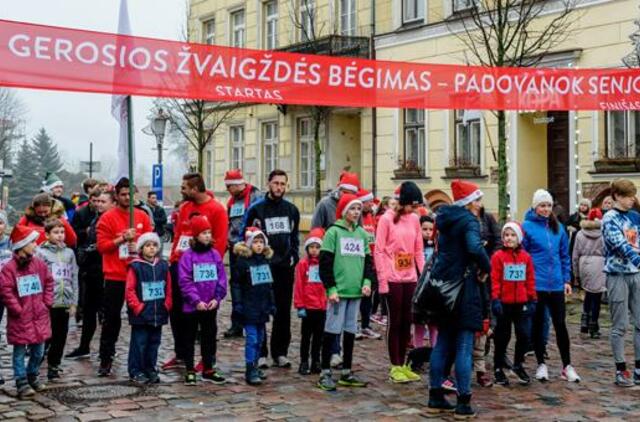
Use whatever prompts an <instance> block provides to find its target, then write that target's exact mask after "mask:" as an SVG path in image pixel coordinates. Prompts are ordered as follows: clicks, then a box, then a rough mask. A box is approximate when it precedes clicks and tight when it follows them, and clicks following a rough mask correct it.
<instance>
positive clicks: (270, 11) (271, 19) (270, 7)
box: [262, 0, 278, 50]
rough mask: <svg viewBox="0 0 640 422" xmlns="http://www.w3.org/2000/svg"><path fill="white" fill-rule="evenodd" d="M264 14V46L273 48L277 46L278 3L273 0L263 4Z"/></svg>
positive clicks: (269, 48) (268, 48)
mask: <svg viewBox="0 0 640 422" xmlns="http://www.w3.org/2000/svg"><path fill="white" fill-rule="evenodd" d="M262 7H263V16H264V25H263V27H264V41H263V45H264V48H266V49H267V50H274V49H276V48H278V3H277V2H276V1H275V0H271V1H268V2H266V3H264V4H263V6H262Z"/></svg>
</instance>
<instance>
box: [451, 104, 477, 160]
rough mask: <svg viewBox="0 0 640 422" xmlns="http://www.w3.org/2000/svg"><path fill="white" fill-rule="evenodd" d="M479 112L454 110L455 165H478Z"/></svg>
mask: <svg viewBox="0 0 640 422" xmlns="http://www.w3.org/2000/svg"><path fill="white" fill-rule="evenodd" d="M480 127H481V125H480V112H478V111H473V110H456V133H455V144H456V145H455V148H454V151H455V157H454V160H453V163H451V164H452V165H453V166H455V167H480V151H481V148H480Z"/></svg>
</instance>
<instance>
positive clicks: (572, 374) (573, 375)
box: [560, 365, 580, 382]
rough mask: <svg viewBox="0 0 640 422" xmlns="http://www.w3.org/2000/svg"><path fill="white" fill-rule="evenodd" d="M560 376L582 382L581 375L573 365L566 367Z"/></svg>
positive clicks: (571, 380) (567, 379) (570, 380)
mask: <svg viewBox="0 0 640 422" xmlns="http://www.w3.org/2000/svg"><path fill="white" fill-rule="evenodd" d="M560 377H561V378H562V379H563V380H566V381H569V382H580V376H579V375H578V373H577V372H576V370H575V369H574V368H573V366H571V365H567V366H565V367H564V369H563V370H562V375H560Z"/></svg>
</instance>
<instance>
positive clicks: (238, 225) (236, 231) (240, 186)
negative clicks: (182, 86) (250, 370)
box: [224, 169, 262, 338]
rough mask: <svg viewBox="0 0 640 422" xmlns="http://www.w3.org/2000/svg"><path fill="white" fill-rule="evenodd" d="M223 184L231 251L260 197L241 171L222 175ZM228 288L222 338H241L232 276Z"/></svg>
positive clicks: (237, 294)
mask: <svg viewBox="0 0 640 422" xmlns="http://www.w3.org/2000/svg"><path fill="white" fill-rule="evenodd" d="M224 184H225V186H226V187H227V192H229V195H231V196H230V197H229V201H228V202H227V215H228V217H229V250H230V251H232V250H233V246H234V245H235V244H236V243H238V242H242V241H243V240H244V233H242V220H243V219H244V216H245V214H246V213H247V211H248V210H249V208H250V207H251V205H253V204H254V203H255V202H256V201H257V200H258V199H260V198H261V197H262V194H261V193H260V190H259V189H258V188H256V187H255V186H252V185H250V184H249V183H247V182H246V181H245V180H244V177H243V176H242V171H241V170H238V169H235V170H229V171H227V172H226V173H225V175H224ZM236 259H237V258H236V255H235V254H233V253H230V254H229V266H230V267H231V269H232V270H231V274H234V271H233V268H234V266H235V263H236ZM229 286H230V287H231V289H230V290H231V305H232V310H231V327H230V328H229V329H228V330H227V331H225V333H224V336H225V337H227V338H231V337H242V322H241V320H240V315H238V312H237V307H238V303H239V301H240V295H241V294H242V290H241V289H240V286H238V285H237V283H234V280H233V276H231V278H230V279H229Z"/></svg>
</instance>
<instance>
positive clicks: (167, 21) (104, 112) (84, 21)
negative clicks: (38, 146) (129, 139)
mask: <svg viewBox="0 0 640 422" xmlns="http://www.w3.org/2000/svg"><path fill="white" fill-rule="evenodd" d="M119 7H120V0H55V1H52V0H21V1H13V0H2V1H0V19H7V20H14V21H22V22H30V23H39V24H45V25H53V26H63V27H69V28H77V29H88V30H96V31H103V32H114V33H115V32H117V27H118V11H119ZM185 7H186V4H185V1H184V0H129V17H130V21H131V31H132V33H133V35H136V36H147V37H154V38H162V39H171V40H179V39H180V34H181V31H182V28H183V22H184V19H185ZM16 91H17V94H18V96H19V98H20V99H21V100H22V101H23V102H24V103H25V105H26V107H27V110H28V112H27V115H26V132H27V135H28V136H29V137H31V136H32V135H33V134H35V132H36V131H37V130H38V129H39V128H40V127H45V128H46V129H47V131H48V132H49V134H50V135H51V137H52V138H53V139H54V140H55V141H56V143H57V144H58V148H59V149H60V151H61V152H62V153H63V158H64V160H65V162H67V163H69V164H70V165H72V166H77V165H78V162H79V160H88V159H89V141H93V143H94V159H100V158H108V157H111V158H112V159H115V156H116V153H117V146H118V124H117V122H116V120H115V119H114V118H113V117H112V116H111V96H110V95H104V94H84V93H66V92H53V91H40V90H26V89H19V90H16ZM151 106H152V99H150V98H142V97H135V98H134V100H133V110H134V119H135V121H134V125H135V140H136V155H137V156H136V158H137V162H138V166H140V164H144V165H145V166H146V167H147V168H148V172H149V173H150V172H151V164H152V163H153V162H155V157H156V151H153V150H151V148H152V146H153V145H154V144H155V140H154V139H153V138H152V137H150V136H147V135H145V134H143V133H142V132H141V129H142V128H143V127H144V126H145V125H146V124H147V120H146V116H147V115H148V114H149V109H150V108H151ZM165 157H166V158H165V160H166V161H168V162H167V166H165V172H166V173H171V171H167V170H170V168H166V167H171V166H170V165H171V163H172V161H175V160H173V159H172V157H171V156H169V155H168V154H166V153H165ZM144 179H147V180H148V176H147V177H145V178H144ZM165 183H166V182H165Z"/></svg>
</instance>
